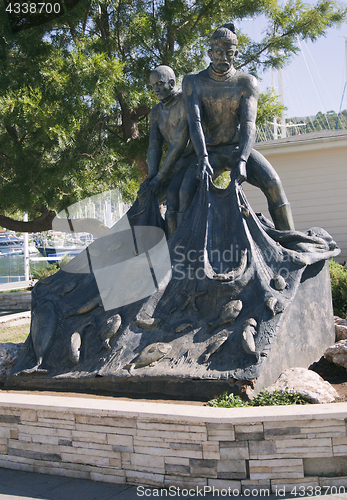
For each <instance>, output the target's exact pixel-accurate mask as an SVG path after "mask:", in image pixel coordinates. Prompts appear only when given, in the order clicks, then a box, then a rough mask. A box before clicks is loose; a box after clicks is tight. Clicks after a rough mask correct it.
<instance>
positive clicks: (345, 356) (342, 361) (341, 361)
mask: <svg viewBox="0 0 347 500" xmlns="http://www.w3.org/2000/svg"><path fill="white" fill-rule="evenodd" d="M324 357H325V358H326V359H327V360H328V361H330V362H331V363H335V365H338V366H343V367H344V368H346V370H347V339H344V340H339V341H338V342H336V344H334V345H332V346H330V347H328V349H327V350H326V351H325V353H324Z"/></svg>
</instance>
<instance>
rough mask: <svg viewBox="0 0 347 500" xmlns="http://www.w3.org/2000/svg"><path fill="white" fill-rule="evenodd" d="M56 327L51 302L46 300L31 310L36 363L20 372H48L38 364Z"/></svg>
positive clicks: (55, 316)
mask: <svg viewBox="0 0 347 500" xmlns="http://www.w3.org/2000/svg"><path fill="white" fill-rule="evenodd" d="M57 327H58V314H57V311H56V309H55V307H54V305H53V304H52V302H49V301H46V302H44V303H43V304H41V305H40V306H39V307H37V308H36V309H35V310H34V311H33V313H32V319H31V329H30V334H31V340H32V343H33V347H34V352H35V355H36V363H37V364H36V365H35V366H34V367H33V368H30V369H28V370H23V372H22V373H25V374H29V373H34V372H39V373H48V370H45V369H42V368H40V366H41V364H42V361H43V357H44V355H45V354H46V352H47V349H48V348H49V346H50V343H51V341H52V339H53V337H54V334H55V332H56V330H57Z"/></svg>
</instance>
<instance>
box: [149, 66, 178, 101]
mask: <svg viewBox="0 0 347 500" xmlns="http://www.w3.org/2000/svg"><path fill="white" fill-rule="evenodd" d="M149 82H150V84H151V86H152V88H153V90H154V93H155V95H156V96H157V97H158V99H159V101H165V99H167V98H168V97H170V95H171V94H172V91H173V89H174V87H175V82H174V80H172V79H170V77H169V75H167V74H166V73H165V72H162V71H160V72H157V71H152V73H151V74H150V77H149Z"/></svg>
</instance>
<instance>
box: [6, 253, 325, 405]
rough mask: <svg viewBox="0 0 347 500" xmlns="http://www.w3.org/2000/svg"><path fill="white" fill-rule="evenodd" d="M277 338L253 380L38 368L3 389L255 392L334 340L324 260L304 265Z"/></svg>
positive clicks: (184, 394) (190, 395)
mask: <svg viewBox="0 0 347 500" xmlns="http://www.w3.org/2000/svg"><path fill="white" fill-rule="evenodd" d="M281 316H282V318H281V320H282V321H281V324H280V325H279V327H278V329H277V331H276V336H275V338H274V339H273V340H272V344H271V349H269V350H268V353H267V357H264V358H262V363H261V365H260V366H259V368H258V371H259V375H258V377H257V378H256V379H253V380H242V379H239V380H236V379H233V378H229V379H224V380H223V379H206V378H202V377H198V376H196V374H195V376H194V370H191V374H190V373H189V372H186V373H184V374H183V373H182V375H180V376H177V375H176V376H175V375H172V376H170V375H161V376H150V375H149V374H146V376H145V377H144V376H139V375H137V374H136V370H135V371H134V373H133V374H132V376H131V377H129V374H128V375H127V376H122V375H118V376H112V375H108V374H107V373H105V376H101V375H100V372H99V373H95V372H94V373H85V374H81V373H79V374H78V377H77V376H76V378H74V377H73V376H71V372H70V373H69V374H68V376H64V374H60V375H58V376H55V377H50V376H49V375H47V374H41V373H40V372H37V373H33V374H32V376H30V377H28V376H23V375H22V376H15V375H12V376H11V378H10V380H9V381H8V382H7V383H6V384H5V389H19V388H20V389H32V390H49V391H52V390H53V391H67V392H82V393H97V394H105V395H113V396H126V397H134V398H143V397H146V398H156V399H170V398H174V399H180V400H192V401H194V400H199V401H208V400H209V399H211V398H214V397H216V396H218V395H220V394H222V393H224V392H229V393H234V394H242V393H244V392H246V391H247V389H248V388H254V390H255V391H256V392H259V391H261V390H262V388H263V387H267V386H269V385H271V384H272V383H273V382H275V380H276V379H277V378H278V376H279V375H280V373H281V372H282V371H284V370H285V369H287V368H292V367H297V366H300V367H306V368H307V367H308V366H309V365H310V364H312V363H313V362H314V361H317V360H318V359H319V358H320V357H321V356H322V354H323V352H324V350H325V349H326V348H327V347H328V346H329V345H331V344H333V343H334V341H335V333H334V320H333V318H334V317H333V310H332V301H331V286H330V276H329V265H328V262H325V261H320V262H317V263H315V264H313V265H310V266H307V268H306V269H305V271H304V273H303V275H302V278H301V281H300V285H299V287H298V290H297V292H296V294H295V297H294V299H293V301H292V303H291V304H290V306H289V307H288V308H286V310H285V311H284V314H283V315H281ZM76 375H77V374H76Z"/></svg>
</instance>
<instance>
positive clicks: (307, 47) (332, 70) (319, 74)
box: [238, 0, 347, 118]
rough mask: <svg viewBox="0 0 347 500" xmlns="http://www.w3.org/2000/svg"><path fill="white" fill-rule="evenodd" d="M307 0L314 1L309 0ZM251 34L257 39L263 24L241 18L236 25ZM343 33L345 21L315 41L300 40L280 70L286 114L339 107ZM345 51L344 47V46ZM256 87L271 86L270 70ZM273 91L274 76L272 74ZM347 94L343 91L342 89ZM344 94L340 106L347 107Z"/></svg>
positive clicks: (346, 26) (343, 64) (346, 29)
mask: <svg viewBox="0 0 347 500" xmlns="http://www.w3.org/2000/svg"><path fill="white" fill-rule="evenodd" d="M309 3H311V4H312V3H315V2H314V1H313V0H310V1H309ZM238 27H239V28H240V29H241V30H242V31H245V32H246V33H247V34H249V35H250V36H251V37H252V38H255V39H258V38H260V36H261V31H262V29H263V28H264V25H263V24H262V22H261V21H260V20H249V21H243V22H242V23H241V24H240V25H239V26H238ZM345 36H347V23H344V24H343V25H341V27H340V28H339V29H329V30H328V31H327V33H326V37H322V38H319V39H318V40H317V41H316V42H314V43H312V42H310V41H307V42H301V48H302V50H301V52H299V53H298V54H297V55H296V56H293V59H292V61H291V62H290V63H289V64H288V65H287V66H286V67H285V68H284V69H283V70H282V79H283V97H284V105H285V106H286V107H287V108H288V110H287V111H286V117H287V118H291V117H294V116H299V117H303V116H309V115H315V114H317V113H318V111H322V112H323V113H324V112H325V113H326V112H327V111H330V110H334V111H336V112H337V113H338V112H339V110H340V106H341V99H342V95H343V90H344V86H345V82H346V78H347V77H346V58H347V55H346V52H345V38H344V37H345ZM346 51H347V49H346ZM259 76H261V78H262V80H261V81H260V90H261V91H265V90H266V89H267V88H269V87H271V86H272V76H271V71H268V72H266V73H263V74H262V75H259ZM275 85H276V88H275V90H276V92H277V93H279V90H278V80H277V76H276V77H275ZM346 94H347V92H346ZM346 94H345V97H344V100H343V104H342V109H347V95H346Z"/></svg>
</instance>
